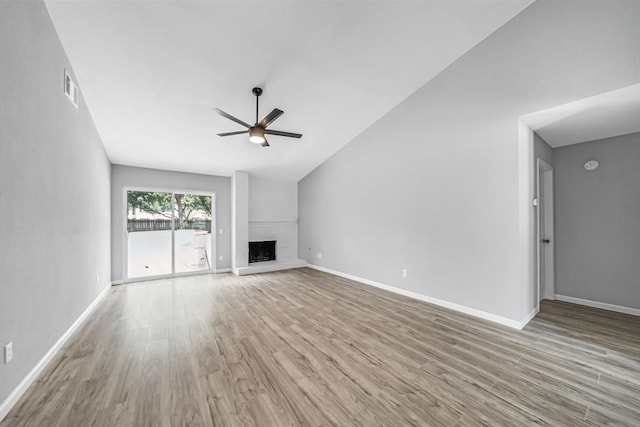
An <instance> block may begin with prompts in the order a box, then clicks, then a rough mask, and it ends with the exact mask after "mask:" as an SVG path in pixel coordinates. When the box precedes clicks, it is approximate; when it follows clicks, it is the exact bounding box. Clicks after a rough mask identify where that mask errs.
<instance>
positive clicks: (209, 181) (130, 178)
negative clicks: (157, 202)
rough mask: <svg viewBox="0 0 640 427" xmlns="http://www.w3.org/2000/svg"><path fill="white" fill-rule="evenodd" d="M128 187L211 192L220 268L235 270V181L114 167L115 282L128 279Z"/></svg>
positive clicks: (112, 240)
mask: <svg viewBox="0 0 640 427" xmlns="http://www.w3.org/2000/svg"><path fill="white" fill-rule="evenodd" d="M124 187H142V188H149V189H159V190H173V189H176V190H194V191H209V192H213V193H215V194H216V206H215V209H216V211H215V217H216V226H217V229H220V228H221V229H222V234H219V233H218V230H216V233H217V234H216V235H215V238H216V255H217V256H219V255H222V257H223V260H222V261H220V260H218V259H217V256H216V268H218V269H221V268H229V267H231V179H230V178H228V177H222V176H213V175H200V174H194V173H184V172H171V171H163V170H158V169H146V168H136V167H130V166H121V165H113V166H112V168H111V229H112V230H113V233H112V238H111V277H112V280H113V281H120V280H123V279H124V278H125V276H124V274H123V273H124V271H123V268H124V267H123V266H124V262H123V260H124V256H125V253H126V252H125V250H124V245H125V243H126V242H125V239H124V236H125V233H124V230H125V228H124V227H125V223H124V219H125V216H124V215H125V206H124V205H123V194H124V193H123V191H124Z"/></svg>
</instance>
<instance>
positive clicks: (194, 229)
mask: <svg viewBox="0 0 640 427" xmlns="http://www.w3.org/2000/svg"><path fill="white" fill-rule="evenodd" d="M173 211H174V217H175V219H176V223H175V224H176V226H175V251H174V256H175V270H176V273H186V272H188V271H201V270H210V269H211V262H212V259H211V196H200V195H196V194H180V193H175V194H174V205H173Z"/></svg>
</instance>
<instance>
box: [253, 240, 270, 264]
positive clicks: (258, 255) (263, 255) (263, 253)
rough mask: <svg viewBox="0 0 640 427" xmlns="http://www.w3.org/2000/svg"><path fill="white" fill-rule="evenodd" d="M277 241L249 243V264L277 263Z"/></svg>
mask: <svg viewBox="0 0 640 427" xmlns="http://www.w3.org/2000/svg"><path fill="white" fill-rule="evenodd" d="M275 260H276V241H275V240H267V241H264V242H249V263H250V264H251V263H254V262H264V261H275Z"/></svg>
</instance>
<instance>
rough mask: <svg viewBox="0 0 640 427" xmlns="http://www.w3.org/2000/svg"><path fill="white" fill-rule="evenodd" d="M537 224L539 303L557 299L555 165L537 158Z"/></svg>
mask: <svg viewBox="0 0 640 427" xmlns="http://www.w3.org/2000/svg"><path fill="white" fill-rule="evenodd" d="M536 164H537V167H536V195H537V196H536V199H537V209H536V225H537V227H536V228H537V233H536V237H537V257H536V258H537V264H538V265H537V276H538V280H537V281H538V286H537V288H538V292H537V304H538V307H539V306H540V301H541V300H543V299H555V265H554V244H555V239H554V224H553V220H554V217H553V167H552V166H551V165H549V164H548V163H547V162H545V161H544V160H542V159H537V162H536Z"/></svg>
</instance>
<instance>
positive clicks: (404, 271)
mask: <svg viewBox="0 0 640 427" xmlns="http://www.w3.org/2000/svg"><path fill="white" fill-rule="evenodd" d="M407 274H408V272H407V269H406V268H403V269H402V277H405V278H406V277H407Z"/></svg>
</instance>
